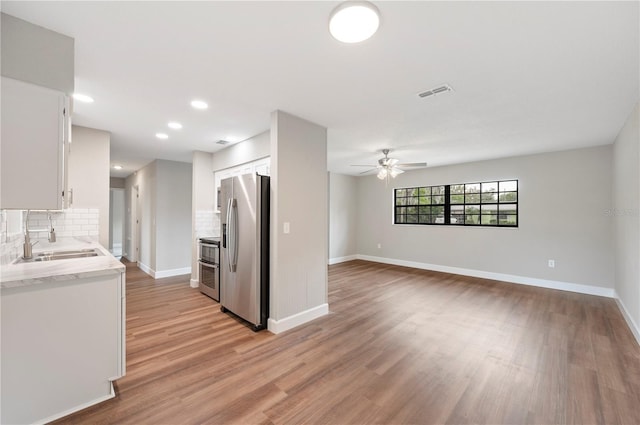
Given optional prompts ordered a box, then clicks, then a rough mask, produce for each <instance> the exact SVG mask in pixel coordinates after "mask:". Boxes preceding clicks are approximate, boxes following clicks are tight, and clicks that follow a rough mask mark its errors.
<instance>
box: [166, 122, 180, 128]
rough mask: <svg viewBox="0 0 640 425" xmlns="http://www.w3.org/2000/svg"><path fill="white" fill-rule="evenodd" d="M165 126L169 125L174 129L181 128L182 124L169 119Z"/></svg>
mask: <svg viewBox="0 0 640 425" xmlns="http://www.w3.org/2000/svg"><path fill="white" fill-rule="evenodd" d="M167 126H169V128H172V129H174V130H180V129H181V128H182V124H180V123H179V122H175V121H171V122H170V123H168V124H167Z"/></svg>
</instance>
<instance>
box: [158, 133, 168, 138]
mask: <svg viewBox="0 0 640 425" xmlns="http://www.w3.org/2000/svg"><path fill="white" fill-rule="evenodd" d="M156 137H157V138H158V139H168V138H169V135H168V134H166V133H156Z"/></svg>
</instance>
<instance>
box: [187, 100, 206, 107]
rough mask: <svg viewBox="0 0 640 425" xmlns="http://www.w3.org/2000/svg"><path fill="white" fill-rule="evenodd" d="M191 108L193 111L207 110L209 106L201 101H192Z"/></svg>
mask: <svg viewBox="0 0 640 425" xmlns="http://www.w3.org/2000/svg"><path fill="white" fill-rule="evenodd" d="M191 106H192V107H193V108H195V109H207V108H208V107H209V105H207V102H204V101H202V100H192V101H191Z"/></svg>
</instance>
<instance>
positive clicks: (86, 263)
mask: <svg viewBox="0 0 640 425" xmlns="http://www.w3.org/2000/svg"><path fill="white" fill-rule="evenodd" d="M87 248H93V249H96V250H98V251H100V252H101V253H102V255H98V256H97V257H86V258H73V259H67V260H54V261H38V262H27V263H21V262H15V261H14V262H13V263H11V264H7V265H5V266H2V270H1V271H0V288H1V289H7V288H19V287H26V286H31V285H41V284H46V283H51V282H59V281H65V280H75V279H83V278H87V277H94V276H108V275H112V274H118V273H123V272H124V271H125V266H124V264H122V263H121V262H120V261H118V260H117V259H116V258H115V257H114V256H113V255H111V253H110V252H109V251H108V250H106V249H105V248H104V247H102V245H100V244H99V243H97V242H94V241H91V240H85V239H82V238H59V239H58V242H55V243H51V244H50V243H48V242H44V241H43V242H40V243H38V244H37V245H36V246H34V247H33V255H34V256H36V255H37V254H38V253H40V252H43V251H61V250H76V249H87Z"/></svg>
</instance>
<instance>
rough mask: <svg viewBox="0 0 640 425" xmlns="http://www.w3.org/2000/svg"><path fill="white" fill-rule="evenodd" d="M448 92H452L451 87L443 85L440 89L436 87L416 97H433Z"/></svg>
mask: <svg viewBox="0 0 640 425" xmlns="http://www.w3.org/2000/svg"><path fill="white" fill-rule="evenodd" d="M450 91H453V89H452V88H451V86H450V85H449V84H443V85H441V86H440V87H436V88H435V89H431V90H427V91H423V92H422V93H418V97H429V96H435V95H437V94H441V93H446V92H450Z"/></svg>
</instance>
